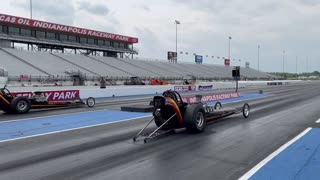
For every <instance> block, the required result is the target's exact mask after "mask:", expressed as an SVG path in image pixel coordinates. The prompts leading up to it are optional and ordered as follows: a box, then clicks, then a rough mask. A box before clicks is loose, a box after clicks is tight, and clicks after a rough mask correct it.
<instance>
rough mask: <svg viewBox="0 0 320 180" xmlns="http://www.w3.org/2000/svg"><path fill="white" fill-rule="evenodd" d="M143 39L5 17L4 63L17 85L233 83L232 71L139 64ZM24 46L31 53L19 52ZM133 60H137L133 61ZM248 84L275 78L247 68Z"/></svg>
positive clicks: (1, 36)
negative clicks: (157, 81) (134, 80)
mask: <svg viewBox="0 0 320 180" xmlns="http://www.w3.org/2000/svg"><path fill="white" fill-rule="evenodd" d="M138 41H139V40H138V38H135V37H130V36H124V35H118V34H111V33H107V32H100V31H95V30H89V29H84V28H79V27H73V26H66V25H61V24H55V23H50V22H44V21H39V20H34V19H27V18H22V17H16V16H11V15H5V14H0V63H1V65H2V68H4V69H6V70H7V71H8V79H9V83H12V84H25V83H26V82H27V84H29V85H34V84H50V83H52V82H57V81H60V82H63V84H64V85H97V84H99V81H100V80H101V79H102V78H104V79H105V80H107V83H110V84H123V83H124V82H125V81H126V80H128V79H130V78H131V77H139V78H140V79H142V80H144V81H148V80H151V79H161V80H167V81H169V82H170V83H177V82H178V83H179V82H182V81H184V80H185V79H193V80H194V79H197V80H204V81H212V80H232V77H231V71H232V67H226V66H219V65H209V64H190V63H178V64H175V63H169V62H167V61H165V60H164V61H150V60H149V61H147V60H139V59H133V55H134V54H137V53H138V51H137V49H136V48H134V47H133V45H134V44H136V43H138ZM17 43H18V44H19V45H20V44H24V45H25V46H26V49H27V50H28V51H25V50H22V49H20V50H18V49H16V44H17ZM129 58H131V59H129ZM241 75H242V77H241V78H242V79H250V80H254V79H265V80H269V79H272V78H275V77H274V76H272V75H269V74H266V73H264V72H259V71H256V70H254V69H248V68H242V70H241Z"/></svg>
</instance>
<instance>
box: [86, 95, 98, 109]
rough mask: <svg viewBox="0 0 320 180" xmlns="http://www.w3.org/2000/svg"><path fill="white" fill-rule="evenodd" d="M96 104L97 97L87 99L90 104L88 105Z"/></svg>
mask: <svg viewBox="0 0 320 180" xmlns="http://www.w3.org/2000/svg"><path fill="white" fill-rule="evenodd" d="M95 105H96V101H95V99H94V98H93V97H89V98H88V99H87V106H88V107H93V106H95Z"/></svg>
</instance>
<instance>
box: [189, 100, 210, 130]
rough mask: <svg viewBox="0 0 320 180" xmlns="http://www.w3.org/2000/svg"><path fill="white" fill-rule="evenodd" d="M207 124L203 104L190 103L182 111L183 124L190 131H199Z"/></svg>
mask: <svg viewBox="0 0 320 180" xmlns="http://www.w3.org/2000/svg"><path fill="white" fill-rule="evenodd" d="M206 125H207V117H206V113H205V110H204V109H203V105H202V104H201V103H200V104H190V105H188V106H187V109H186V111H185V113H184V126H185V127H186V129H187V131H189V132H191V133H201V132H203V131H204V129H205V127H206Z"/></svg>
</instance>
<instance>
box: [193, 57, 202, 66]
mask: <svg viewBox="0 0 320 180" xmlns="http://www.w3.org/2000/svg"><path fill="white" fill-rule="evenodd" d="M194 58H195V60H194V61H195V62H196V63H197V64H202V61H203V57H202V56H200V55H195V56H194Z"/></svg>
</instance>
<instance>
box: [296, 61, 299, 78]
mask: <svg viewBox="0 0 320 180" xmlns="http://www.w3.org/2000/svg"><path fill="white" fill-rule="evenodd" d="M296 75H297V79H298V77H299V76H298V56H296Z"/></svg>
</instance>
